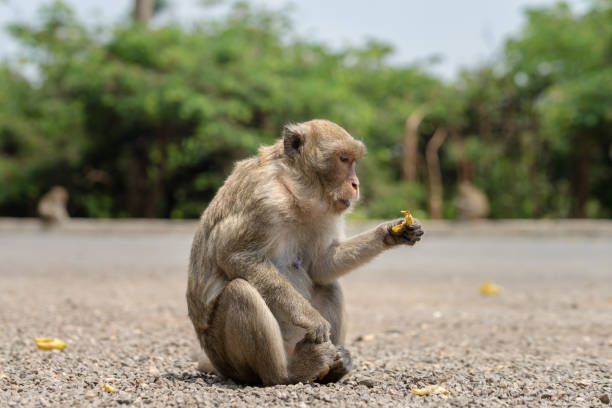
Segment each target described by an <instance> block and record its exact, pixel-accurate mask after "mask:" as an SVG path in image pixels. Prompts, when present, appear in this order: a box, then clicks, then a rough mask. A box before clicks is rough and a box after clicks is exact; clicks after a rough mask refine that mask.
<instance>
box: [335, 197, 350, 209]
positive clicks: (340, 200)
mask: <svg viewBox="0 0 612 408" xmlns="http://www.w3.org/2000/svg"><path fill="white" fill-rule="evenodd" d="M338 202H339V203H340V204H342V205H343V206H344V208H345V209H347V208H349V207H350V206H351V202H350V201H349V200H347V199H346V198H339V199H338Z"/></svg>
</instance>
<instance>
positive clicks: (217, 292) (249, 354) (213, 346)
mask: <svg viewBox="0 0 612 408" xmlns="http://www.w3.org/2000/svg"><path fill="white" fill-rule="evenodd" d="M365 153H366V148H365V145H364V144H363V143H362V142H361V141H359V140H356V139H354V138H353V137H352V136H351V135H350V134H349V133H348V132H347V131H346V130H344V129H343V128H342V127H340V126H339V125H337V124H335V123H333V122H330V121H327V120H321V119H317V120H311V121H308V122H303V123H297V124H289V125H286V126H284V128H283V130H282V132H281V137H280V138H279V139H278V140H277V141H276V142H275V143H274V144H272V145H269V146H262V147H260V148H259V150H258V154H257V155H256V156H254V157H251V158H248V159H245V160H242V161H239V162H238V163H237V164H236V165H235V167H234V169H233V172H232V173H231V174H230V175H229V177H228V178H227V179H226V181H225V183H224V184H223V186H222V187H221V188H220V189H219V190H218V191H217V193H216V195H215V196H214V198H213V199H212V201H211V202H210V204H209V205H208V207H207V208H206V210H205V211H204V212H203V214H202V217H201V219H200V222H199V226H198V228H197V231H196V233H195V236H194V239H193V244H192V248H191V254H190V261H189V273H188V283H187V293H186V297H187V305H188V315H189V318H190V319H191V322H192V323H193V326H194V329H195V332H196V335H197V337H198V340H199V342H200V345H201V347H202V349H203V350H204V352H205V354H206V355H207V356H208V358H209V359H210V362H211V363H212V365H213V367H214V368H215V371H216V372H217V373H219V374H221V375H222V376H224V377H227V378H231V379H233V380H235V381H237V382H239V383H246V384H263V385H265V386H268V385H275V384H290V383H298V382H303V383H306V382H313V381H318V382H321V383H328V382H333V381H338V380H339V379H341V378H342V377H343V376H344V375H345V374H347V373H348V371H349V370H350V369H351V366H352V359H351V356H350V353H349V352H348V350H346V349H345V348H344V347H343V344H344V341H345V330H346V328H345V313H344V301H343V294H342V290H341V288H340V285H339V283H338V278H339V277H341V276H343V275H345V274H346V273H348V272H349V271H351V270H353V269H355V268H357V267H358V266H360V265H362V264H363V263H365V262H367V261H369V260H371V259H372V258H374V257H375V256H376V255H378V254H379V253H381V252H382V251H384V250H386V249H388V248H392V247H395V246H397V245H400V244H407V245H411V246H412V245H414V244H415V243H416V242H417V241H419V240H420V239H421V236H422V235H423V230H422V227H421V225H420V224H419V222H418V221H416V220H415V222H414V223H413V224H411V225H407V226H405V227H403V228H402V229H401V230H400V231H399V232H397V233H396V232H394V231H393V230H392V228H393V227H394V226H396V225H398V224H400V223H401V222H402V221H403V218H399V219H396V220H393V221H387V222H384V223H382V224H380V225H379V226H377V227H375V228H374V229H372V230H370V231H367V232H364V233H361V234H359V235H357V236H355V237H353V238H351V239H348V240H344V232H343V226H344V222H343V220H344V215H345V214H346V213H347V212H348V211H350V209H351V208H352V207H353V206H354V205H355V203H356V202H357V200H358V199H359V179H358V178H357V175H356V171H355V169H356V162H357V161H358V160H359V159H360V158H362V157H363V156H364V155H365Z"/></svg>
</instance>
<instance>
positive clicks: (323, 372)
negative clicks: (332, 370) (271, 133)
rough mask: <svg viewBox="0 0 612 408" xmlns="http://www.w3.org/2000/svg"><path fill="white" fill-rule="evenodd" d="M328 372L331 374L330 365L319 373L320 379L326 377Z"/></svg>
mask: <svg viewBox="0 0 612 408" xmlns="http://www.w3.org/2000/svg"><path fill="white" fill-rule="evenodd" d="M327 374H329V367H327V368H326V369H325V370H323V371H321V372H320V373H319V380H322V379H323V378H325V376H326V375H327Z"/></svg>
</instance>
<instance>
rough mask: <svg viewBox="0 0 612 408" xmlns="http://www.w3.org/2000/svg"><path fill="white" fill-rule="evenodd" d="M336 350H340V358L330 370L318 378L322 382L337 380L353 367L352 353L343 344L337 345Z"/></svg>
mask: <svg viewBox="0 0 612 408" xmlns="http://www.w3.org/2000/svg"><path fill="white" fill-rule="evenodd" d="M336 350H337V351H338V358H337V360H336V361H334V363H333V364H332V366H331V367H330V368H329V372H328V373H327V374H326V375H325V376H324V377H323V378H320V379H319V380H318V382H319V383H321V384H327V383H332V382H337V381H339V380H340V379H341V378H342V377H344V376H345V375H346V374H348V372H349V371H351V369H352V368H353V359H352V358H351V353H349V351H348V350H347V349H345V348H344V347H342V346H336Z"/></svg>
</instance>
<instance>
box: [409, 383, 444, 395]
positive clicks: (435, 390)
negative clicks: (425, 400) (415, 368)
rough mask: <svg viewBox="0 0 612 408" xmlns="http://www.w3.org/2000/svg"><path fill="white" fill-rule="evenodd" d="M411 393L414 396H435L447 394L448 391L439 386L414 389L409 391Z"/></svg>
mask: <svg viewBox="0 0 612 408" xmlns="http://www.w3.org/2000/svg"><path fill="white" fill-rule="evenodd" d="M410 392H411V393H413V394H416V395H421V396H423V395H437V394H445V395H446V394H448V390H447V389H446V388H444V387H442V386H441V385H428V386H426V387H423V388H416V389H412V390H410Z"/></svg>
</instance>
